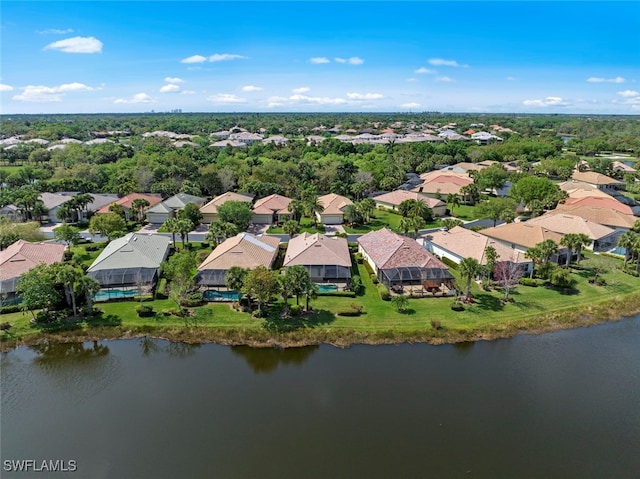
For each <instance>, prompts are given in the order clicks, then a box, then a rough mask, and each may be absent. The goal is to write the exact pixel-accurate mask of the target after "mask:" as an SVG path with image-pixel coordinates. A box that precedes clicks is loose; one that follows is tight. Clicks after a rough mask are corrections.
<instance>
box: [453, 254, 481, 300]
mask: <svg viewBox="0 0 640 479" xmlns="http://www.w3.org/2000/svg"><path fill="white" fill-rule="evenodd" d="M458 270H459V271H460V274H461V275H462V277H463V278H464V280H465V297H466V298H467V299H469V298H470V297H471V282H472V281H473V280H474V278H476V277H477V276H478V275H479V274H480V272H481V271H482V266H481V265H480V263H478V260H477V259H475V258H471V257H469V258H464V259H463V260H462V261H460V264H459V266H458Z"/></svg>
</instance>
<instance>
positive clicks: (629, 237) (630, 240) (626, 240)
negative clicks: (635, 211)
mask: <svg viewBox="0 0 640 479" xmlns="http://www.w3.org/2000/svg"><path fill="white" fill-rule="evenodd" d="M636 236H638V234H637V233H634V232H633V231H626V232H624V233H622V234H621V235H620V237H619V238H618V246H619V247H620V248H624V250H625V252H624V267H626V266H627V262H628V261H629V259H630V258H631V257H632V255H631V254H630V253H631V249H632V247H633V244H634V241H635V239H636Z"/></svg>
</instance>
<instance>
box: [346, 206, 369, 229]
mask: <svg viewBox="0 0 640 479" xmlns="http://www.w3.org/2000/svg"><path fill="white" fill-rule="evenodd" d="M343 213H344V217H345V219H346V220H347V221H348V222H349V223H350V224H351V225H358V224H360V223H362V221H363V220H364V217H363V215H362V211H361V210H360V208H359V207H358V205H357V204H356V203H353V204H350V205H347V206H345V208H344V212H343Z"/></svg>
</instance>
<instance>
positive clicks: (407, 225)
mask: <svg viewBox="0 0 640 479" xmlns="http://www.w3.org/2000/svg"><path fill="white" fill-rule="evenodd" d="M398 228H400V230H401V231H402V234H404V235H405V236H407V233H409V230H410V229H413V218H409V217H407V216H403V217H402V218H400V222H399V223H398Z"/></svg>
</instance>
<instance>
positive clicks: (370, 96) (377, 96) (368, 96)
mask: <svg viewBox="0 0 640 479" xmlns="http://www.w3.org/2000/svg"><path fill="white" fill-rule="evenodd" d="M347 98H349V99H350V100H381V99H382V98H384V95H382V94H381V93H347Z"/></svg>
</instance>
